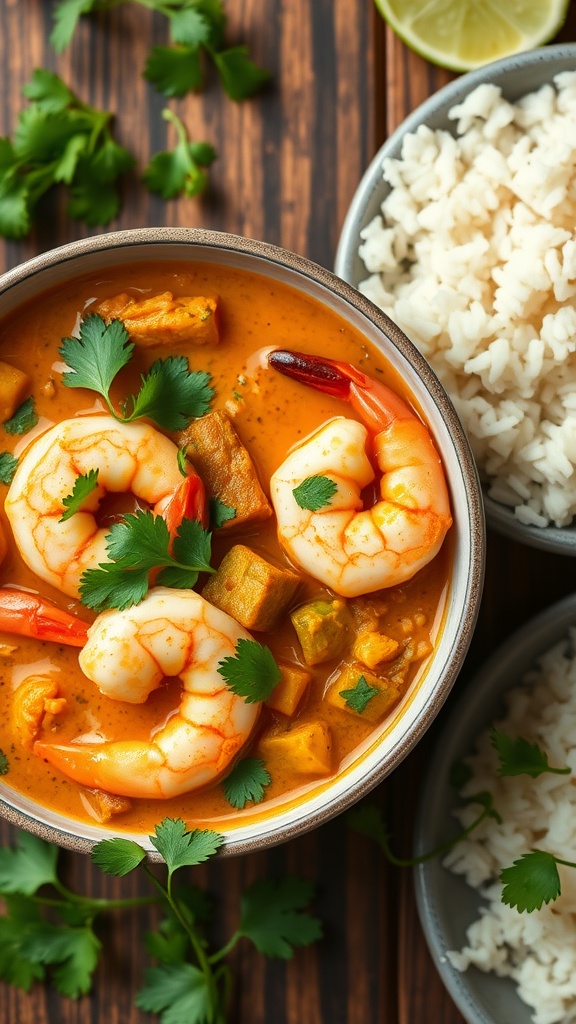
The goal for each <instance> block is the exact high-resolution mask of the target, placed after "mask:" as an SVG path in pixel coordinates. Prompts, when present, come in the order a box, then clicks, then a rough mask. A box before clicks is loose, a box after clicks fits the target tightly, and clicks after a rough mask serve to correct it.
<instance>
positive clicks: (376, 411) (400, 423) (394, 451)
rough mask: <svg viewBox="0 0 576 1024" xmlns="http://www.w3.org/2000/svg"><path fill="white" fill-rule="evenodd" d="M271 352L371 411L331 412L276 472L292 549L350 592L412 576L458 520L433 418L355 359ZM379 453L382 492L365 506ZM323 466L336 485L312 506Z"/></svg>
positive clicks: (315, 383)
mask: <svg viewBox="0 0 576 1024" xmlns="http://www.w3.org/2000/svg"><path fill="white" fill-rule="evenodd" d="M268 359H269V363H270V365H271V366H272V367H273V368H274V369H277V370H279V371H280V373H283V374H285V375H286V376H288V377H292V378H293V379H295V380H297V381H299V382H300V383H302V384H306V385H307V386H309V387H314V388H316V389H317V390H319V391H323V392H324V393H325V394H329V395H332V396H334V397H336V398H339V399H341V400H342V401H345V402H347V403H349V405H350V406H351V407H352V409H353V410H354V412H355V413H356V414H357V416H358V418H359V419H360V420H361V421H362V422H361V423H359V422H358V421H357V420H351V419H345V418H344V417H337V418H335V419H333V420H329V421H328V422H327V423H325V424H324V425H323V426H321V427H320V428H319V429H318V430H317V431H316V432H315V433H314V434H312V435H311V436H310V437H308V438H306V439H305V440H304V441H302V442H301V443H300V444H299V445H297V446H296V447H295V448H293V449H292V451H291V452H290V453H289V454H288V456H287V458H286V459H285V460H284V462H283V463H282V465H281V466H279V467H278V469H277V470H276V472H275V473H274V474H273V475H272V478H271V481H270V490H271V497H272V503H273V505H274V509H275V512H276V518H277V522H278V538H279V541H280V543H281V544H282V546H283V547H284V549H285V551H286V552H287V554H288V555H289V557H290V558H291V559H292V561H293V562H294V563H295V564H296V565H299V566H300V567H301V568H303V569H304V570H305V571H307V572H309V573H310V575H312V576H314V577H315V578H316V579H317V580H320V581H321V582H322V583H325V584H326V585H327V586H329V587H331V588H332V589H333V590H334V591H335V592H336V593H337V594H340V595H342V596H343V597H355V596H358V595H360V594H368V593H371V592H373V591H375V590H380V589H381V588H383V587H391V586H395V585H396V584H398V583H403V582H404V581H405V580H408V579H410V578H411V577H412V576H414V575H415V573H416V572H418V570H419V569H421V568H422V567H423V566H424V565H426V564H427V563H428V562H429V561H431V559H432V558H433V557H434V556H435V555H436V554H437V553H438V551H439V550H440V547H441V545H442V542H443V540H444V537H445V535H446V532H447V530H448V529H449V527H450V525H451V523H452V518H451V515H450V503H449V498H448V488H447V485H446V479H445V476H444V472H443V469H442V465H441V462H440V458H439V456H438V452H437V451H436V449H435V447H434V443H433V440H432V438H431V436H430V433H429V431H428V429H427V427H426V426H425V425H424V423H423V422H422V421H421V420H420V419H419V418H418V416H417V415H416V413H415V412H414V410H413V409H411V408H410V406H409V405H408V403H407V402H405V401H404V399H403V398H401V397H400V396H399V395H397V394H396V392H394V391H392V390H391V389H390V388H389V387H387V386H386V385H385V384H384V383H382V382H381V381H377V380H373V379H372V378H371V377H369V376H368V375H367V374H365V373H363V372H362V371H361V370H357V369H356V368H355V367H354V366H351V365H350V364H348V363H341V362H338V361H336V360H331V359H323V358H320V357H319V356H310V355H306V354H304V353H301V352H289V351H285V350H277V351H275V352H272V353H270V355H269V357H268ZM369 434H370V435H371V436H370V437H369ZM374 463H375V464H376V467H377V471H378V473H379V474H380V480H379V491H380V498H379V500H378V501H376V503H375V504H374V505H372V506H371V507H369V508H364V503H363V500H362V491H363V490H364V488H366V487H368V485H369V484H371V483H372V482H373V481H374V480H375V477H376V473H375V471H374ZM314 476H325V477H327V478H329V479H330V480H331V481H332V483H333V484H334V485H335V493H334V494H333V495H332V497H331V498H329V499H328V500H327V501H326V503H325V504H324V506H323V507H321V508H314V509H308V508H306V507H304V508H303V507H302V505H301V504H300V502H299V501H298V499H297V497H296V495H297V494H298V488H299V486H300V484H302V483H303V482H304V481H305V480H307V479H309V478H310V477H314Z"/></svg>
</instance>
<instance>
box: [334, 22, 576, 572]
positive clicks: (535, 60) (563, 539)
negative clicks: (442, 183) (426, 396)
mask: <svg viewBox="0 0 576 1024" xmlns="http://www.w3.org/2000/svg"><path fill="white" fill-rule="evenodd" d="M568 59H572V60H573V61H574V69H575V70H576V42H567V43H554V44H552V45H550V46H541V47H537V48H536V49H534V50H527V51H524V52H522V53H515V54H510V55H508V56H507V57H501V58H500V59H499V60H496V61H493V62H492V63H490V64H485V65H483V66H482V67H480V68H475V69H474V70H472V71H468V72H466V73H465V74H463V75H459V76H458V77H456V78H454V79H452V80H451V81H450V82H448V83H447V84H446V85H444V86H442V88H440V89H438V90H437V92H435V93H433V94H432V95H431V96H429V97H428V98H427V99H426V100H424V101H423V102H422V103H421V104H419V105H418V106H417V107H416V108H415V110H413V111H412V112H411V113H410V114H409V115H408V116H407V117H406V118H405V119H404V120H403V121H402V122H401V123H400V124H399V125H398V126H397V127H396V128H395V129H394V131H393V132H392V133H391V134H390V135H389V136H388V138H387V139H386V140H385V141H384V143H383V144H382V145H381V146H380V148H379V149H378V151H377V153H376V154H375V155H374V157H373V158H372V160H371V161H370V163H369V164H368V167H367V168H366V170H365V171H364V174H363V175H362V177H361V179H360V181H359V183H358V185H357V187H356V190H355V192H354V195H353V197H352V200H351V202H350V206H349V207H348V210H347V212H346V215H345V217H344V221H343V224H342V229H341V232H340V237H339V240H338V244H337V248H336V255H335V259H334V272H335V273H336V274H337V275H338V276H339V277H341V278H342V279H343V280H344V281H348V282H349V283H350V284H352V283H353V280H354V276H355V275H354V274H353V271H352V267H353V260H354V258H355V257H356V256H357V254H358V244H359V232H360V230H361V229H362V227H363V226H364V220H365V211H366V207H367V206H368V205H369V202H370V199H371V198H372V197H373V195H374V194H375V192H377V191H378V190H379V186H380V184H381V182H382V161H383V160H384V159H385V158H386V157H387V156H390V155H391V154H392V153H393V151H394V150H396V149H397V148H398V146H399V143H400V142H401V140H402V139H403V137H404V136H405V135H406V134H407V133H409V132H414V131H415V130H416V129H417V128H418V126H419V125H420V124H424V123H426V122H427V121H428V119H429V117H431V116H435V115H436V114H437V112H438V110H439V109H440V108H448V107H451V106H454V105H455V104H456V103H458V102H460V101H461V100H462V99H463V98H464V97H465V96H466V95H467V94H468V93H469V92H470V91H471V90H472V89H474V88H475V87H476V86H477V85H480V84H482V83H484V82H486V81H489V82H493V81H494V80H495V79H497V78H498V77H499V76H500V75H501V74H507V73H511V72H514V71H515V70H519V69H522V68H523V67H525V66H528V67H531V66H533V65H538V64H541V65H546V64H549V63H554V62H555V61H559V60H568ZM534 88H539V87H538V86H535V87H534ZM366 274H368V271H366ZM353 287H354V285H353ZM482 492H483V498H484V506H485V512H486V521H487V525H488V526H489V527H490V528H492V529H494V530H495V531H496V532H497V533H500V534H501V535H502V536H505V537H509V538H511V539H513V540H516V541H521V542H522V543H525V544H527V545H529V546H530V547H535V548H539V549H541V550H544V551H551V552H554V553H556V554H558V553H561V554H563V555H566V556H568V557H576V521H575V522H574V524H573V525H572V526H566V527H560V526H554V525H552V524H550V525H549V526H546V527H537V526H530V525H526V524H524V523H521V522H520V520H519V519H518V518H517V516H515V514H514V511H513V509H512V508H510V507H509V506H507V505H504V504H502V503H501V502H499V501H496V500H495V499H494V498H491V497H490V496H489V495H488V494H487V493H486V490H485V487H484V486H483V487H482Z"/></svg>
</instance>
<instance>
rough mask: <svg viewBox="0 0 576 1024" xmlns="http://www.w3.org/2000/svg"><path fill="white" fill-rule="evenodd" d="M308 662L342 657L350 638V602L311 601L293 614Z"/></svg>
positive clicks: (292, 617)
mask: <svg viewBox="0 0 576 1024" xmlns="http://www.w3.org/2000/svg"><path fill="white" fill-rule="evenodd" d="M290 618H291V619H292V624H293V626H294V629H295V630H296V633H297V634H298V639H299V641H300V646H301V647H302V653H303V654H304V660H305V662H306V664H307V665H320V664H322V662H324V661H331V660H332V659H333V658H337V657H339V656H340V655H341V654H342V652H343V651H344V648H345V647H346V644H347V642H348V639H349V632H350V624H351V619H350V615H349V612H348V608H347V605H346V602H345V601H343V600H342V599H341V598H335V599H334V601H310V603H309V604H303V605H302V607H301V608H297V609H296V611H294V612H292V615H291V616H290Z"/></svg>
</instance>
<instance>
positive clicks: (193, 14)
mask: <svg viewBox="0 0 576 1024" xmlns="http://www.w3.org/2000/svg"><path fill="white" fill-rule="evenodd" d="M170 35H171V36H172V39H173V40H174V42H175V43H183V44H184V45H185V46H201V45H203V44H204V43H207V42H209V40H210V25H209V23H208V21H207V20H206V17H205V16H204V14H202V12H201V11H199V10H198V8H197V7H185V8H183V9H182V10H180V11H175V12H174V14H172V15H171V17H170Z"/></svg>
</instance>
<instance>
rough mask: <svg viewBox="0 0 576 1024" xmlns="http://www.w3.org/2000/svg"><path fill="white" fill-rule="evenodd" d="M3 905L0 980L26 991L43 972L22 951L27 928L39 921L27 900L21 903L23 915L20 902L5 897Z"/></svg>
mask: <svg viewBox="0 0 576 1024" xmlns="http://www.w3.org/2000/svg"><path fill="white" fill-rule="evenodd" d="M4 902H5V903H6V908H7V914H6V915H5V916H2V917H0V978H2V979H3V981H6V982H8V984H9V985H17V986H18V988H21V989H24V991H25V992H28V991H29V990H30V988H31V987H32V985H33V983H34V982H35V981H42V980H43V979H44V976H45V973H46V972H45V970H44V967H43V966H42V964H40V963H36V962H35V961H33V960H32V959H31V958H30V956H29V955H28V953H27V951H26V950H25V949H24V945H25V941H26V938H27V935H28V930H29V925H30V924H31V923H33V922H35V921H37V920H39V912H38V909H37V908H36V907H35V906H34V904H33V903H32V902H31V900H29V899H25V900H24V904H25V907H26V912H25V913H24V914H22V912H21V906H22V904H21V902H19V901H18V900H16V899H15V898H14V897H7V898H6V899H5V901H4Z"/></svg>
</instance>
